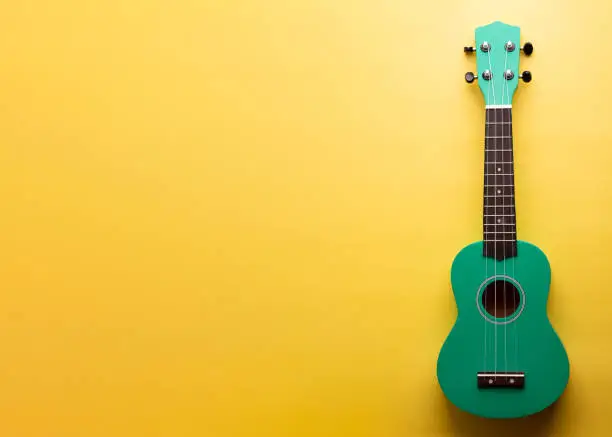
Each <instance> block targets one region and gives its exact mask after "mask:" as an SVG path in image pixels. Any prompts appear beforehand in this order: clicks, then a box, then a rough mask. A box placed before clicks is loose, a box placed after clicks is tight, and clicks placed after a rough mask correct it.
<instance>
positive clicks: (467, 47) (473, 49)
mask: <svg viewBox="0 0 612 437" xmlns="http://www.w3.org/2000/svg"><path fill="white" fill-rule="evenodd" d="M463 51H464V52H465V53H472V52H475V51H476V49H475V48H474V47H470V46H466V47H464V48H463Z"/></svg>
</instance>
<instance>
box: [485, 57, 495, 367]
mask: <svg viewBox="0 0 612 437" xmlns="http://www.w3.org/2000/svg"><path fill="white" fill-rule="evenodd" d="M492 50H493V47H492V46H491V45H489V50H488V51H487V60H488V61H489V73H490V74H491V79H490V80H489V83H490V85H489V87H490V89H491V91H492V94H493V108H492V110H493V126H497V114H496V112H497V111H496V110H495V109H496V108H495V105H496V103H497V102H496V99H495V83H494V80H495V77H494V76H493V67H492V65H491V51H492ZM487 112H488V111H487ZM495 130H497V128H496V127H495V128H494V131H495ZM494 133H495V132H494ZM491 136H493V135H491ZM489 139H493V143H495V139H496V138H487V139H486V140H485V142H487V143H488V140H489ZM493 150H496V148H494V149H493ZM493 153H494V165H493V167H494V168H493V170H495V167H496V166H497V153H496V152H495V151H494V152H493ZM487 161H488V160H487ZM488 167H490V164H489V165H485V180H488V178H489V177H490V173H488V172H487V170H488ZM493 180H494V182H493V189H494V190H495V192H496V193H497V178H496V177H495V171H493ZM494 199H495V198H494ZM484 203H485V204H486V203H487V202H486V201H485V202H484ZM485 214H486V211H485ZM485 223H486V219H485ZM493 223H494V225H493V228H494V229H495V230H494V231H493V255H494V257H495V258H494V260H493V278H494V279H493V281H494V282H493V299H494V302H493V304H494V308H495V310H494V312H495V316H496V317H497V281H496V280H495V278H496V277H497V226H496V224H497V208H496V207H493ZM484 240H485V244H486V240H487V234H484ZM485 258H486V257H485ZM485 305H486V302H485ZM485 330H486V326H485ZM493 330H494V337H495V339H494V350H493V362H494V365H493V367H494V371H493V374H494V375H497V323H493ZM493 378H497V376H494V377H493Z"/></svg>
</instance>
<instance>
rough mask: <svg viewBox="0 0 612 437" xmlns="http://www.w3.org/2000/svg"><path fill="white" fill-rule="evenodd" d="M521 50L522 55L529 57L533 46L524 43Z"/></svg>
mask: <svg viewBox="0 0 612 437" xmlns="http://www.w3.org/2000/svg"><path fill="white" fill-rule="evenodd" d="M521 50H522V51H523V53H525V54H526V55H527V56H529V55H531V54H532V53H533V44H531V43H530V42H526V43H525V45H524V46H523V47H521Z"/></svg>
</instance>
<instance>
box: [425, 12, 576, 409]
mask: <svg viewBox="0 0 612 437" xmlns="http://www.w3.org/2000/svg"><path fill="white" fill-rule="evenodd" d="M519 41H520V29H519V28H518V27H515V26H509V25H507V24H504V23H501V22H494V23H491V24H489V25H486V26H483V27H478V28H477V29H476V46H475V47H466V48H465V51H466V52H476V63H477V71H478V76H476V75H474V74H473V73H467V74H466V75H465V79H466V81H467V82H469V83H471V82H473V81H474V80H475V79H478V84H479V86H480V90H481V91H482V94H483V96H484V100H485V108H486V109H485V110H486V122H485V141H484V151H485V165H484V207H483V241H478V242H475V243H473V244H470V245H469V246H467V247H465V248H464V249H462V250H461V251H460V252H459V253H458V254H457V256H456V257H455V260H454V261H453V264H452V269H451V283H452V288H453V293H454V296H455V301H456V303H457V312H458V315H457V319H456V321H455V324H454V326H453V328H452V330H451V332H450V334H449V335H448V337H447V338H446V341H445V342H444V345H443V346H442V349H441V350H440V354H439V356H438V363H437V376H438V382H439V383H440V386H441V388H442V391H443V392H444V394H445V396H446V397H447V398H448V400H449V401H450V402H452V403H453V404H454V405H456V406H457V407H458V408H460V409H462V410H464V411H467V412H469V413H472V414H475V415H477V416H482V417H488V418H513V417H522V416H527V415H529V414H533V413H537V412H539V411H541V410H543V409H544V408H546V407H548V406H550V405H551V404H553V403H554V402H555V401H556V400H557V399H558V398H559V397H560V396H561V394H562V393H563V391H564V390H565V387H566V385H567V382H568V379H569V361H568V357H567V353H566V351H565V349H564V347H563V344H562V343H561V340H560V339H559V337H558V336H557V334H556V333H555V331H554V329H553V327H552V326H551V324H550V321H549V320H548V315H547V313H546V305H547V301H548V292H549V285H550V265H549V263H548V260H547V258H546V255H544V253H543V252H542V251H541V250H540V249H538V248H537V247H536V246H534V245H532V244H530V243H527V242H525V241H520V240H517V236H516V210H515V203H514V164H513V159H514V158H513V151H512V97H513V94H514V91H515V90H516V87H517V84H518V79H519V74H518V67H519V52H520V51H523V52H524V53H525V54H526V55H530V54H531V52H532V51H533V46H532V45H531V44H530V43H526V44H525V45H524V46H523V47H522V48H521V47H519ZM520 78H521V79H523V81H525V82H529V81H530V80H531V73H529V72H527V71H525V72H523V73H522V74H521V75H520Z"/></svg>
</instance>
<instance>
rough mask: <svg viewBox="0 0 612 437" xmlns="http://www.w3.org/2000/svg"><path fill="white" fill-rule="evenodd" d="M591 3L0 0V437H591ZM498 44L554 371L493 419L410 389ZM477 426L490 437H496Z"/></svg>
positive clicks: (596, 349)
mask: <svg viewBox="0 0 612 437" xmlns="http://www.w3.org/2000/svg"><path fill="white" fill-rule="evenodd" d="M611 16H612V6H611V5H610V2H608V1H604V0H601V1H591V2H587V1H583V2H569V1H564V2H560V1H553V0H548V1H541V2H531V1H529V0H524V1H518V2H499V1H498V2H491V3H490V4H489V3H483V2H479V1H473V0H469V1H451V0H442V1H438V2H416V3H415V2H407V1H401V2H400V1H388V0H383V1H367V2H365V1H356V0H351V1H349V0H336V1H329V0H308V1H306V0H302V1H287V0H268V1H263V0H260V1H236V0H224V1H223V0H219V1H210V0H209V1H206V0H205V1H201V0H191V1H188V0H139V1H136V0H131V1H127V0H112V1H108V0H106V1H102V0H99V1H89V0H88V1H85V0H72V1H69V0H63V1H56V2H48V1H42V0H39V1H32V0H30V1H27V0H20V1H8V0H7V1H5V2H2V5H1V6H0V144H1V146H0V205H1V214H0V281H1V282H0V285H1V290H2V294H1V301H0V356H1V359H0V435H2V436H6V437H29V436H36V437H56V436H57V437H71V436H79V437H96V436H103V437H110V436H113V437H122V436H129V437H136V436H147V437H148V436H151V437H153V436H169V437H175V436H176V437H181V436H205V437H241V436H309V437H312V436H317V437H322V436H347V437H348V436H350V437H361V436H376V437H381V436H384V437H396V436H461V437H478V436H485V435H486V436H490V435H497V436H500V435H501V436H504V435H507V436H509V435H519V434H520V435H525V436H527V435H528V436H530V437H540V436H581V437H582V436H588V437H599V436H608V435H609V428H608V424H609V414H610V410H611V407H612V404H611V402H610V400H609V396H610V389H611V388H612V383H611V378H612V376H611V375H610V369H611V366H612V354H610V351H609V349H608V348H609V347H610V344H611V342H610V331H611V329H612V319H611V318H610V300H611V298H610V296H611V293H610V291H609V289H608V286H609V274H610V264H611V262H612V257H611V255H610V250H611V247H612V227H611V226H610V215H611V214H612V209H611V206H610V205H612V203H611V202H612V171H611V170H610V167H611V164H612V155H611V153H612V141H611V140H612V128H611V126H610V120H611V119H612V107H611V103H610V102H611V101H612V85H611V83H612V82H610V80H609V76H610V68H611V66H612V64H611V62H610V56H609V52H610V44H611V41H612V29H611V28H610V26H609V24H610V18H611ZM493 20H502V21H505V22H507V23H509V24H514V25H519V26H521V28H522V38H523V41H527V40H530V41H533V43H534V45H535V53H534V55H533V56H532V57H531V58H527V59H525V58H524V57H523V58H522V64H521V66H522V67H523V69H529V70H531V71H532V72H533V76H534V80H533V82H532V83H531V84H529V85H525V84H520V89H519V91H518V92H517V94H516V96H515V100H514V114H515V124H514V129H515V148H516V175H517V184H518V186H517V193H518V194H517V195H518V198H517V210H518V214H519V217H518V220H519V237H520V238H522V239H525V240H529V241H531V242H534V243H536V244H537V245H539V246H540V247H541V248H542V249H543V250H544V251H545V252H546V253H547V255H548V256H549V259H550V262H551V264H552V270H553V285H552V295H551V300H550V305H549V313H550V317H551V320H552V321H553V323H554V325H555V327H556V328H557V330H558V332H559V334H560V336H561V337H562V339H563V341H564V343H565V345H566V347H567V350H568V352H569V355H570V358H571V364H572V376H571V383H570V386H569V387H568V390H567V392H566V395H565V396H564V397H563V398H562V400H561V401H560V403H559V404H558V405H557V406H556V408H554V409H552V410H549V411H547V412H545V413H543V414H542V415H540V416H538V417H535V418H530V419H528V420H522V421H518V422H517V423H514V424H512V425H508V424H489V423H485V422H484V421H481V420H478V419H475V418H472V417H466V416H464V415H462V414H460V413H458V412H457V411H455V410H454V409H453V408H452V407H449V406H448V405H447V404H446V402H445V400H444V398H443V396H442V395H441V392H440V390H439V388H438V386H437V383H436V380H435V361H436V357H437V353H438V350H439V348H440V346H441V343H442V341H443V340H444V338H445V336H446V334H447V333H448V331H449V329H450V327H451V324H452V322H453V319H454V316H455V308H454V303H453V300H452V295H451V291H450V288H449V269H450V265H451V262H452V259H453V257H454V255H455V254H456V252H457V251H458V250H459V249H460V248H461V247H463V246H464V245H466V244H468V243H470V242H472V241H474V240H477V239H479V238H480V237H481V215H480V214H481V211H480V208H481V202H482V199H481V186H482V160H483V153H482V134H483V132H484V131H483V122H484V110H483V106H482V105H483V102H482V97H481V95H480V92H479V91H478V88H477V87H476V86H468V85H466V84H465V82H464V80H463V74H464V72H465V71H467V70H471V69H473V68H474V60H473V59H471V58H469V57H466V56H465V55H464V54H463V52H462V47H463V46H464V45H466V44H472V43H473V35H474V33H473V32H474V28H475V27H477V26H480V25H483V24H487V23H489V22H490V21H493ZM494 433H495V434H494Z"/></svg>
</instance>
